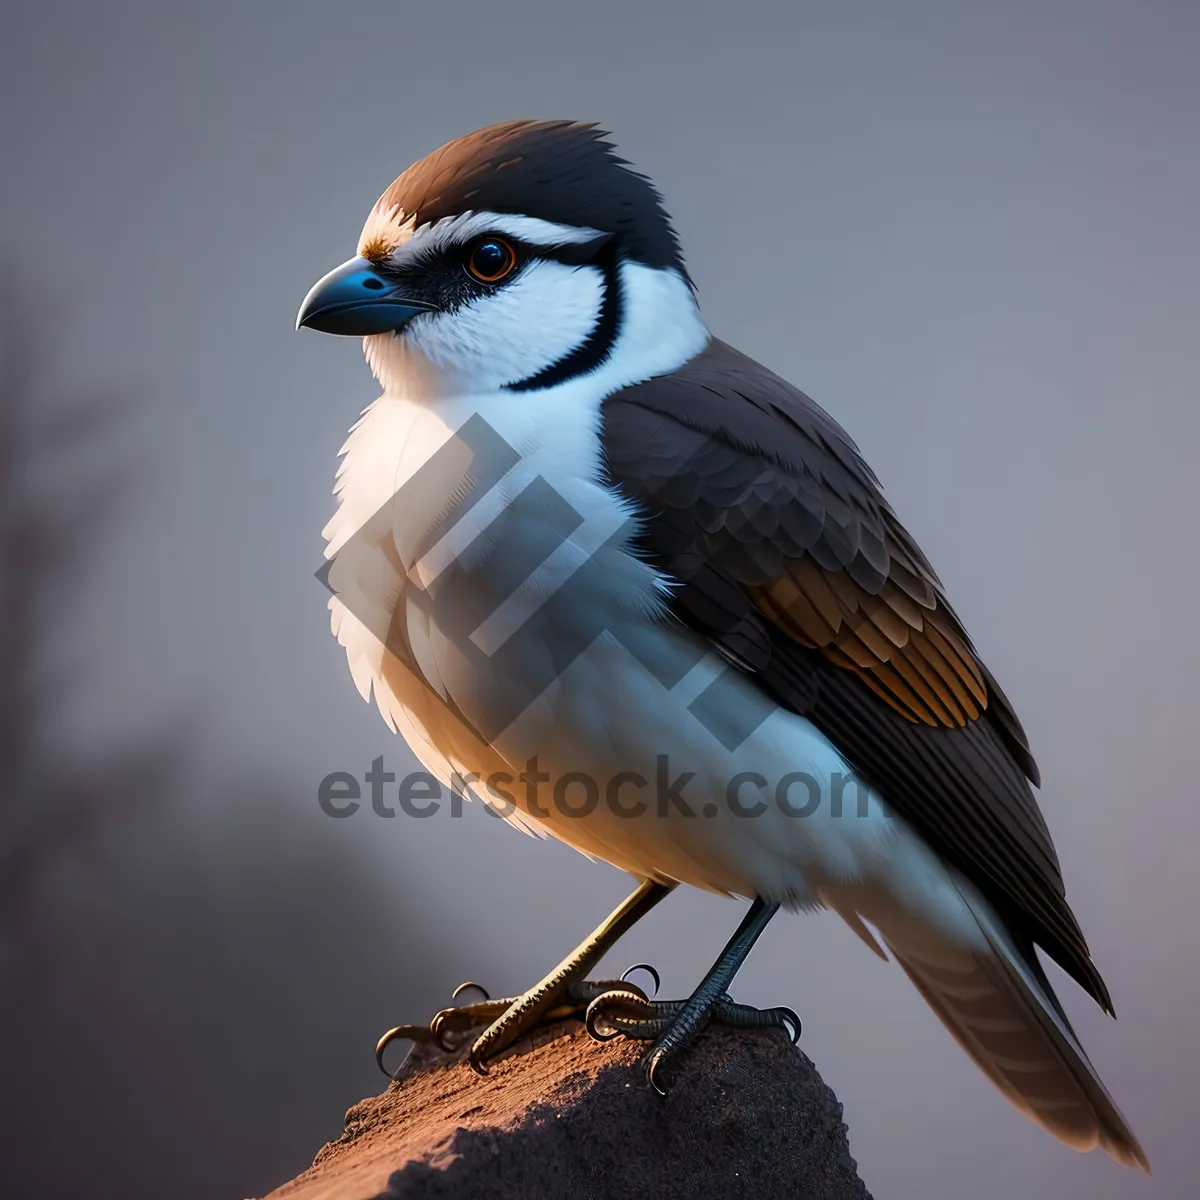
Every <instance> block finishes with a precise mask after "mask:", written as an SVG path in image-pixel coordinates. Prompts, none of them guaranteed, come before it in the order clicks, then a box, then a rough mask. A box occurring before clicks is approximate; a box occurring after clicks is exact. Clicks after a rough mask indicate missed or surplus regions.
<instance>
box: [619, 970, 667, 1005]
mask: <svg viewBox="0 0 1200 1200" xmlns="http://www.w3.org/2000/svg"><path fill="white" fill-rule="evenodd" d="M634 971H645V972H646V973H647V974H648V975H649V976H650V978H651V979H653V980H654V991H652V992H651V993H650V995H651V997H652V998H653V997H654V996H657V995H658V989H659V988H660V987H662V980H661V979H660V978H659V976H658V972H657V971H656V970H655V969H654V967H653V966H651V964H650V963H634V964H633V966H632V967H630V968H629V969H628V970H627V971H626V972H625V974H624V975H622V976H621V982H622V983H628V982H629V977H630V975H632V974H633V973H634Z"/></svg>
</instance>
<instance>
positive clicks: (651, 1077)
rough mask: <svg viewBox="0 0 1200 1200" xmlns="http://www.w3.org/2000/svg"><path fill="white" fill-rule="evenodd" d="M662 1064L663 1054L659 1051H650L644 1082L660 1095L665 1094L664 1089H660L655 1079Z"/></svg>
mask: <svg viewBox="0 0 1200 1200" xmlns="http://www.w3.org/2000/svg"><path fill="white" fill-rule="evenodd" d="M662 1062H663V1052H662V1051H661V1050H651V1051H650V1057H649V1058H648V1059H647V1060H646V1082H647V1083H649V1085H650V1086H651V1087H652V1088H653V1089H654V1090H655V1091H656V1092H657V1093H658V1094H659V1095H660V1096H665V1095H666V1094H667V1090H666V1088H663V1087H660V1086H659V1084H658V1080H657V1079H656V1078H655V1075H656V1074H657V1072H658V1071H659V1070H660V1069H661V1067H662Z"/></svg>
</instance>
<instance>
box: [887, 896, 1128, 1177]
mask: <svg viewBox="0 0 1200 1200" xmlns="http://www.w3.org/2000/svg"><path fill="white" fill-rule="evenodd" d="M964 899H966V900H967V904H968V906H969V907H970V909H971V912H972V914H973V915H974V916H975V919H976V921H977V922H978V924H979V928H980V931H981V933H982V934H983V948H973V947H970V946H963V945H962V944H961V943H956V942H953V941H951V940H950V939H949V938H946V937H943V936H939V935H938V934H935V933H933V932H931V931H929V930H921V931H920V932H918V931H916V930H914V928H913V926H912V925H911V924H910V923H908V922H899V923H897V926H896V928H895V929H894V930H887V929H883V928H880V933H881V935H882V936H883V939H884V941H885V943H886V944H887V946H888V948H889V949H890V950H891V951H892V953H893V954H894V955H895V957H896V959H897V961H898V962H899V963H900V965H901V966H902V967H903V968H904V970H905V971H906V972H907V973H908V976H909V978H910V979H911V980H912V981H913V983H914V984H915V985H916V987H917V989H918V990H919V991H920V992H921V994H922V996H924V998H925V1000H926V1001H927V1002H928V1004H929V1006H930V1007H931V1008H932V1009H933V1011H934V1012H935V1013H937V1015H938V1016H939V1017H940V1018H941V1020H942V1022H943V1023H944V1024H945V1026H946V1028H947V1029H949V1030H950V1032H951V1033H952V1034H953V1035H954V1037H955V1038H956V1039H957V1040H958V1042H959V1044H960V1045H961V1046H962V1048H963V1049H964V1050H965V1051H966V1052H967V1053H968V1054H969V1055H970V1056H971V1058H972V1059H974V1061H975V1062H976V1063H977V1064H978V1066H979V1067H980V1068H981V1070H982V1071H983V1072H984V1074H985V1075H987V1077H988V1078H989V1079H990V1080H991V1081H992V1082H993V1083H994V1084H995V1085H996V1087H998V1088H999V1089H1000V1091H1001V1092H1002V1093H1003V1094H1004V1095H1005V1096H1006V1097H1007V1098H1008V1099H1009V1100H1010V1101H1011V1102H1012V1103H1013V1104H1014V1105H1015V1106H1016V1107H1017V1108H1018V1109H1019V1110H1020V1111H1021V1112H1023V1113H1025V1114H1026V1116H1028V1117H1030V1118H1031V1119H1032V1120H1033V1121H1036V1122H1037V1123H1038V1124H1039V1125H1041V1126H1042V1127H1043V1128H1045V1129H1046V1130H1048V1131H1049V1132H1050V1133H1052V1134H1053V1135H1054V1136H1055V1137H1057V1138H1058V1139H1059V1140H1060V1141H1062V1142H1065V1143H1066V1144H1067V1145H1068V1146H1071V1147H1073V1148H1074V1149H1076V1150H1080V1151H1086V1150H1092V1149H1094V1148H1095V1147H1097V1146H1099V1147H1100V1148H1101V1149H1103V1150H1104V1151H1105V1152H1106V1153H1107V1154H1108V1155H1110V1156H1111V1157H1112V1158H1114V1159H1116V1161H1117V1162H1119V1163H1123V1164H1125V1165H1126V1166H1130V1167H1138V1168H1140V1169H1141V1170H1143V1171H1145V1172H1146V1173H1147V1174H1148V1173H1149V1171H1150V1166H1149V1163H1148V1162H1147V1159H1146V1155H1145V1153H1144V1152H1143V1150H1142V1148H1141V1146H1140V1145H1138V1140H1137V1138H1136V1137H1135V1136H1134V1134H1133V1131H1132V1130H1131V1129H1130V1128H1129V1124H1128V1122H1127V1121H1126V1120H1125V1118H1124V1117H1123V1116H1122V1115H1121V1112H1120V1110H1119V1109H1118V1108H1117V1106H1116V1104H1114V1103H1113V1100H1112V1097H1111V1096H1110V1095H1109V1094H1108V1092H1107V1090H1106V1089H1105V1087H1104V1084H1103V1083H1101V1082H1100V1077H1099V1075H1097V1073H1096V1069H1095V1068H1094V1067H1093V1066H1092V1064H1091V1063H1090V1062H1089V1061H1088V1058H1087V1055H1086V1054H1085V1053H1084V1051H1083V1047H1082V1046H1081V1045H1080V1044H1079V1040H1078V1039H1077V1038H1076V1036H1075V1034H1074V1032H1073V1031H1072V1030H1071V1027H1070V1026H1069V1024H1068V1023H1067V1021H1066V1020H1065V1018H1064V1017H1063V1016H1062V1015H1061V1008H1060V1007H1059V1005H1058V1002H1057V1000H1056V999H1055V997H1054V994H1053V992H1052V991H1051V989H1050V985H1049V983H1048V982H1047V981H1046V980H1045V976H1044V975H1043V974H1042V972H1041V971H1040V970H1039V969H1038V968H1037V966H1036V963H1035V964H1034V966H1033V967H1031V966H1030V964H1029V963H1028V962H1026V961H1025V958H1024V956H1023V955H1022V954H1021V953H1020V951H1019V950H1018V949H1017V947H1016V945H1015V943H1014V941H1013V939H1012V938H1011V937H1010V936H1009V934H1008V933H1007V931H1006V930H1005V929H1004V928H1003V926H1002V925H1001V924H1000V922H999V921H998V920H997V919H996V917H995V916H994V915H993V914H992V913H991V912H990V911H989V910H988V908H987V907H986V906H985V905H984V904H982V902H978V901H976V902H972V900H971V899H970V898H968V897H964Z"/></svg>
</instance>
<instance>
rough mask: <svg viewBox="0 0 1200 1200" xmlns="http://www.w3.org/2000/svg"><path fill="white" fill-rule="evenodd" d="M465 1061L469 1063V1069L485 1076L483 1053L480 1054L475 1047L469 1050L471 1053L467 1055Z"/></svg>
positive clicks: (486, 1070) (486, 1072)
mask: <svg viewBox="0 0 1200 1200" xmlns="http://www.w3.org/2000/svg"><path fill="white" fill-rule="evenodd" d="M467 1061H468V1062H469V1063H470V1064H471V1070H472V1071H474V1072H475V1074H476V1075H483V1076H484V1077H486V1076H487V1074H488V1068H487V1063H486V1062H484V1060H483V1055H482V1054H480V1052H479V1051H478V1050H477V1049H472V1050H471V1053H470V1054H469V1055H468V1056H467Z"/></svg>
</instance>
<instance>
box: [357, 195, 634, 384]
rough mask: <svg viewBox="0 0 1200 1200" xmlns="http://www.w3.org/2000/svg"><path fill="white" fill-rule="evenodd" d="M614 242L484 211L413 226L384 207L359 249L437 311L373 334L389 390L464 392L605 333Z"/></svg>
mask: <svg viewBox="0 0 1200 1200" xmlns="http://www.w3.org/2000/svg"><path fill="white" fill-rule="evenodd" d="M608 240H609V239H608V238H607V237H606V235H604V234H602V233H600V232H599V231H597V230H595V229H582V228H579V227H576V226H569V225H556V224H553V223H551V222H548V221H542V220H538V219H537V218H533V217H522V216H513V215H509V214H500V213H488V212H471V213H464V214H461V215H459V216H456V217H448V218H446V219H444V220H442V221H439V222H437V223H436V224H433V225H426V226H423V227H422V228H420V229H416V230H414V229H413V224H412V219H411V218H407V219H406V218H405V217H404V215H403V214H402V213H400V212H398V211H397V210H395V209H392V210H385V211H382V212H381V211H380V210H378V209H377V210H376V211H374V212H373V213H372V214H371V217H370V218H369V219H368V221H367V224H366V226H365V227H364V229H363V233H362V237H361V238H360V240H359V253H360V254H361V255H363V256H365V257H366V258H368V259H369V260H370V261H372V262H373V263H374V264H375V265H376V269H377V270H378V271H379V273H380V274H381V275H382V276H384V277H391V278H397V279H402V280H404V281H405V290H406V292H411V294H412V295H413V296H414V297H415V298H417V299H422V300H426V301H428V302H430V303H433V304H435V305H437V309H436V311H431V312H426V313H421V314H420V315H419V316H417V317H414V318H413V319H412V320H411V321H409V322H408V324H406V325H405V326H404V327H403V328H402V329H401V330H400V331H399V332H398V333H381V334H374V335H372V336H369V337H367V338H365V339H364V348H365V352H366V356H367V361H368V362H369V363H370V365H371V369H372V370H373V371H374V373H375V375H376V377H377V378H378V379H379V380H380V382H381V383H382V384H383V385H384V387H385V388H387V389H388V390H399V389H400V388H401V387H404V388H406V389H411V388H413V387H414V386H419V387H420V388H421V390H423V391H430V392H433V393H441V394H451V393H453V394H459V395H461V394H463V393H480V392H494V391H496V390H498V389H499V388H502V387H505V386H510V385H513V384H516V383H519V382H521V381H524V380H528V379H531V378H532V377H535V376H537V375H538V374H539V373H540V372H542V371H545V370H546V369H547V368H549V367H551V366H553V365H554V364H556V363H559V362H561V361H562V360H563V359H565V358H567V357H568V356H570V355H571V354H573V353H574V352H577V351H579V350H580V348H581V347H584V346H586V345H587V343H588V340H589V338H590V337H592V335H593V334H594V333H595V331H596V330H597V327H598V326H599V324H600V321H601V317H602V313H603V311H604V305H605V293H606V270H605V267H604V265H603V264H602V263H601V262H598V261H596V256H597V254H598V253H600V252H601V251H602V248H603V246H604V245H605V244H606V243H607V241H608ZM497 250H499V251H500V253H499V254H497ZM505 253H511V255H512V259H511V261H507V260H505V259H504V254H505ZM481 261H482V262H483V263H484V265H485V267H490V266H493V265H495V264H499V265H500V266H502V267H505V270H504V273H503V274H502V275H500V276H499V277H497V278H495V279H491V278H489V275H490V273H491V272H489V271H487V270H485V271H484V272H482V273H480V272H477V271H475V270H474V267H475V266H476V265H478V263H479V262H481ZM610 302H611V301H610Z"/></svg>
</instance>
